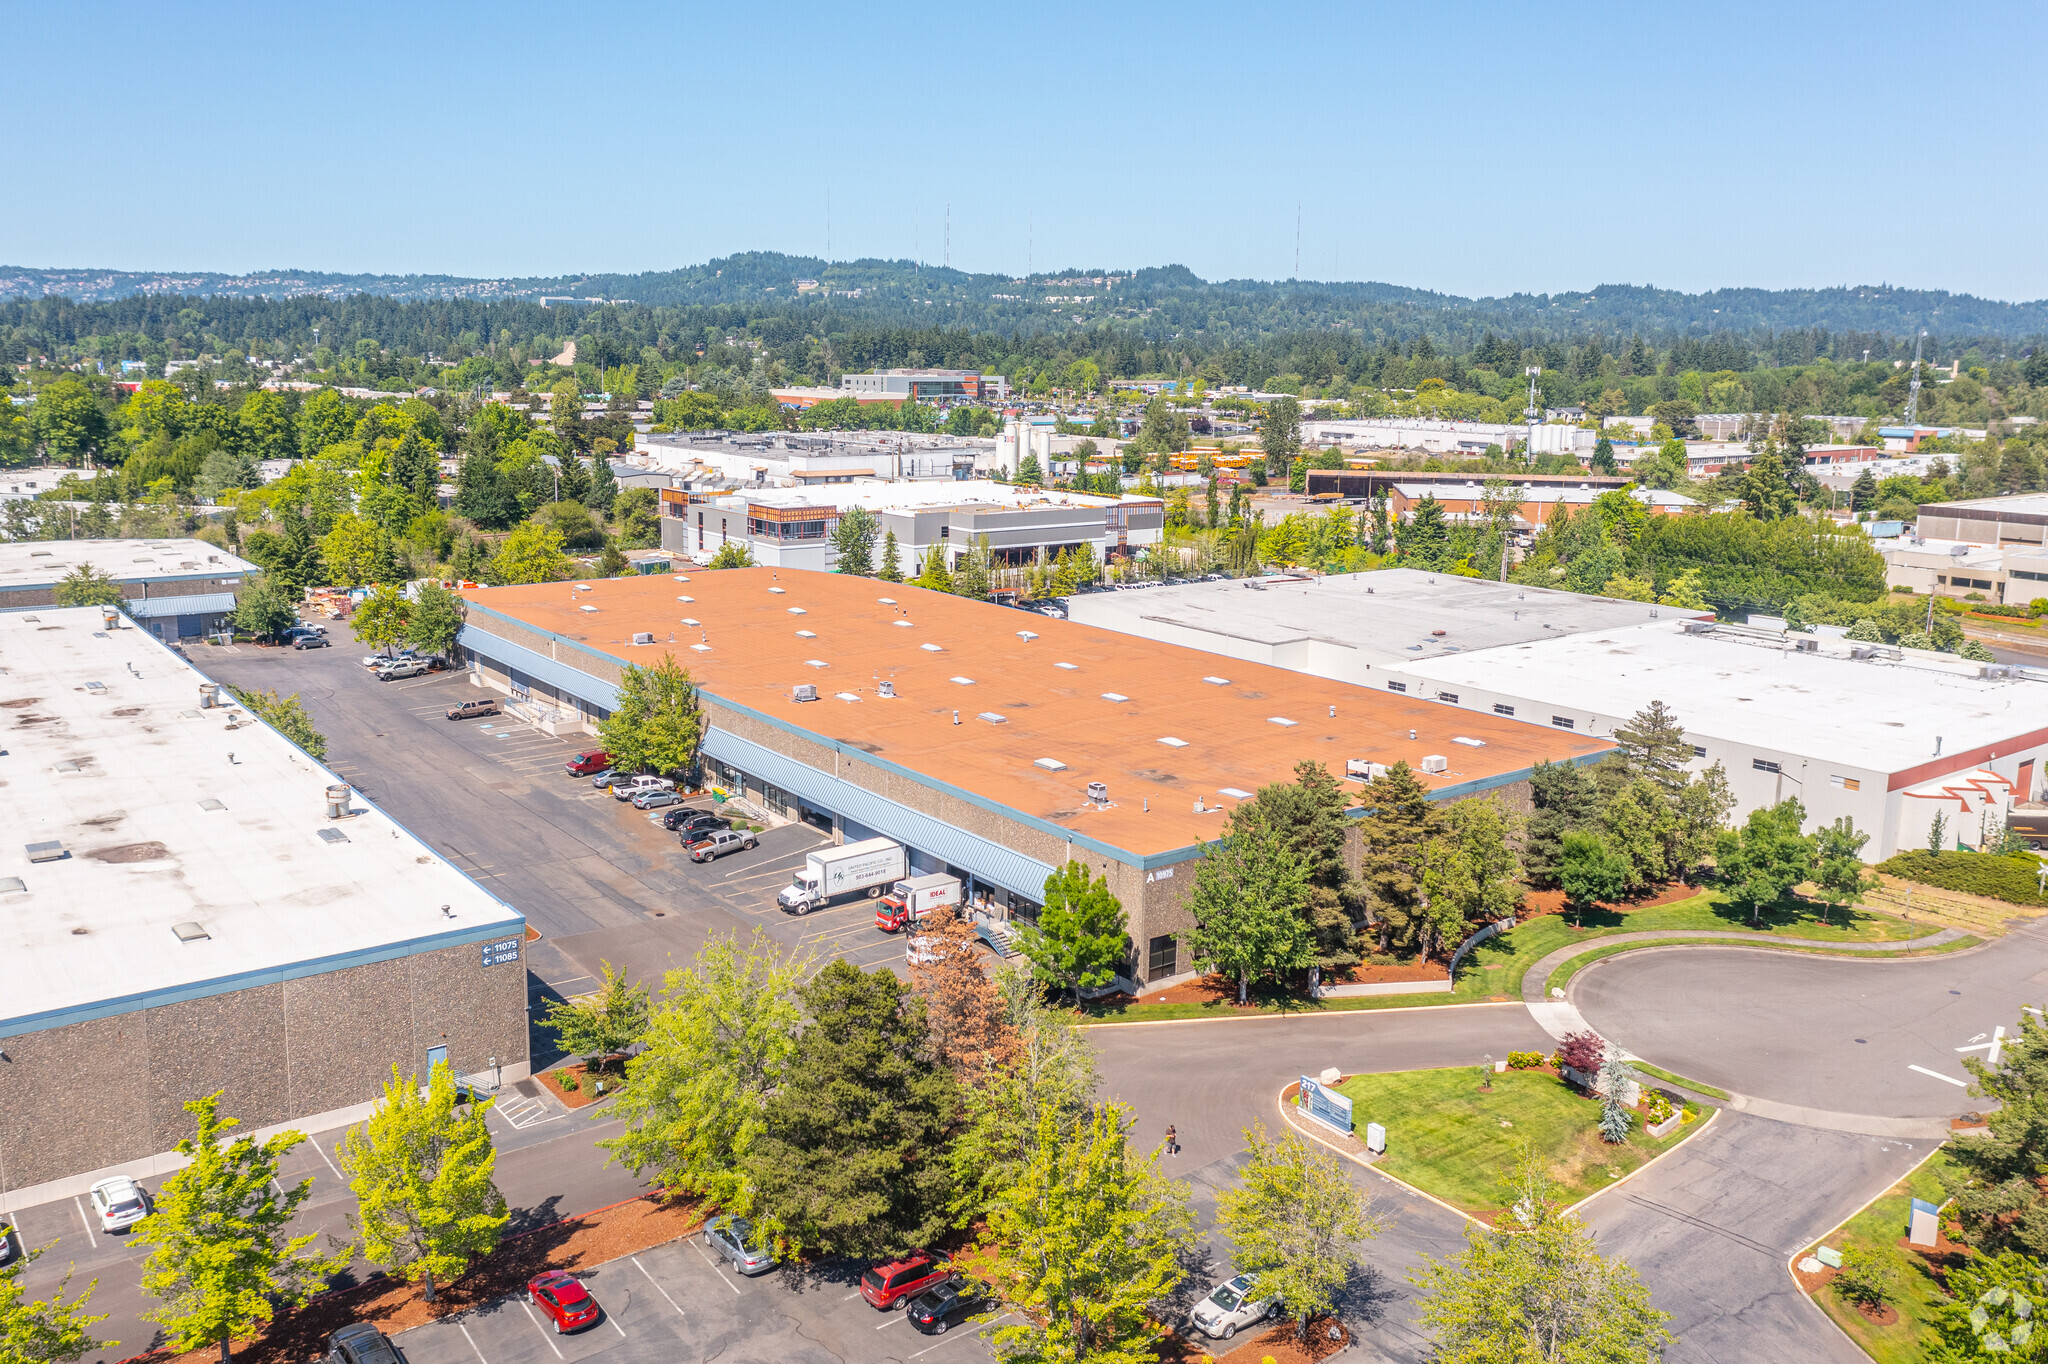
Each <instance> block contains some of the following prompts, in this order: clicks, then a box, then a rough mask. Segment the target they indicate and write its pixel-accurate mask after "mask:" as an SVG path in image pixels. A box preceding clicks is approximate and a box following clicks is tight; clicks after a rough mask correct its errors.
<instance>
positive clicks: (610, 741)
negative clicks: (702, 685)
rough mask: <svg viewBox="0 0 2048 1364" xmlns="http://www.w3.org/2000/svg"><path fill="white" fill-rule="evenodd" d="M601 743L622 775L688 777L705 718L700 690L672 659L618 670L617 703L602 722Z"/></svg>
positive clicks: (669, 657)
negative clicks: (698, 694) (700, 701)
mask: <svg viewBox="0 0 2048 1364" xmlns="http://www.w3.org/2000/svg"><path fill="white" fill-rule="evenodd" d="M597 737H598V738H599V739H601V740H602V741H603V742H604V747H605V752H607V753H609V754H611V757H612V765H613V766H614V767H616V768H618V769H619V770H620V771H621V772H670V773H687V772H689V771H691V770H692V769H694V768H695V767H696V765H697V748H698V745H699V744H700V743H702V742H703V737H704V714H703V711H702V710H700V709H699V707H698V704H697V684H696V683H695V682H694V681H692V680H691V678H690V674H689V672H688V670H686V669H685V668H683V667H682V666H681V665H680V664H678V663H677V662H676V659H675V655H674V654H663V655H662V656H661V657H660V658H659V659H658V660H656V661H655V662H654V663H653V664H652V665H650V666H648V667H645V668H642V667H639V666H637V665H635V664H632V663H628V664H627V665H626V666H625V667H624V668H623V669H621V670H620V675H619V701H618V705H617V706H616V707H614V708H613V710H612V713H611V714H610V715H608V716H606V717H605V718H604V719H603V720H600V721H599V722H598V726H597Z"/></svg>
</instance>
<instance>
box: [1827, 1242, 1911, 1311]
mask: <svg viewBox="0 0 2048 1364" xmlns="http://www.w3.org/2000/svg"><path fill="white" fill-rule="evenodd" d="M1898 1291H1899V1273H1898V1270H1897V1269H1896V1268H1895V1267H1894V1266H1893V1264H1892V1261H1891V1257H1890V1256H1888V1255H1885V1254H1884V1253H1883V1252H1881V1251H1870V1250H1862V1249H1859V1248H1856V1247H1851V1248H1849V1249H1847V1250H1844V1251H1843V1252H1842V1269H1841V1272H1840V1273H1838V1274H1836V1275H1835V1292H1837V1293H1839V1294H1841V1295H1842V1296H1843V1297H1845V1298H1847V1299H1848V1300H1849V1301H1850V1302H1854V1303H1861V1304H1862V1305H1863V1306H1865V1307H1882V1306H1884V1305H1885V1303H1886V1302H1888V1301H1890V1300H1891V1299H1892V1298H1893V1297H1894V1296H1896V1295H1897V1293H1898Z"/></svg>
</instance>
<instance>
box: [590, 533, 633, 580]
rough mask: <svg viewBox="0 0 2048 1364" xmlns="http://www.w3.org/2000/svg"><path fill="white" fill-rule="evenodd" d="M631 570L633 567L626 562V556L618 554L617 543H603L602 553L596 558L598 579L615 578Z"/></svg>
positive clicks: (608, 541) (610, 541)
mask: <svg viewBox="0 0 2048 1364" xmlns="http://www.w3.org/2000/svg"><path fill="white" fill-rule="evenodd" d="M632 568H633V565H632V564H631V563H629V562H628V561H627V559H626V556H625V555H624V554H622V553H620V552H619V546H618V542H617V541H614V540H607V541H605V542H604V552H603V553H602V554H600V555H598V556H597V576H598V577H600V578H616V577H619V576H620V575H622V574H625V573H629V572H631V571H632Z"/></svg>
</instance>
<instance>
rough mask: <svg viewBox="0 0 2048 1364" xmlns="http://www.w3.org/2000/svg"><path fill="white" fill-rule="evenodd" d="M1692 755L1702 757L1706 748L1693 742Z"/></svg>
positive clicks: (1704, 755) (1705, 753)
mask: <svg viewBox="0 0 2048 1364" xmlns="http://www.w3.org/2000/svg"><path fill="white" fill-rule="evenodd" d="M1692 755H1693V756H1694V757H1695V758H1704V757H1706V756H1707V750H1706V749H1704V748H1701V747H1700V746H1699V745H1698V744H1694V745H1693V746H1692Z"/></svg>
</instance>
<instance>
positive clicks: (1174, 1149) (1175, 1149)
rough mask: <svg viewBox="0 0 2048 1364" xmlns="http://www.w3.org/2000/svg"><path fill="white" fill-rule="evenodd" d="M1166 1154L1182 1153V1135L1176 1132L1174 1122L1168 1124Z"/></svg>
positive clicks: (1175, 1154)
mask: <svg viewBox="0 0 2048 1364" xmlns="http://www.w3.org/2000/svg"><path fill="white" fill-rule="evenodd" d="M1166 1154H1168V1155H1169V1156H1177V1155H1179V1154H1180V1137H1179V1135H1178V1134H1176V1133H1175V1132H1174V1130H1173V1124H1172V1123H1168V1124H1166Z"/></svg>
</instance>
